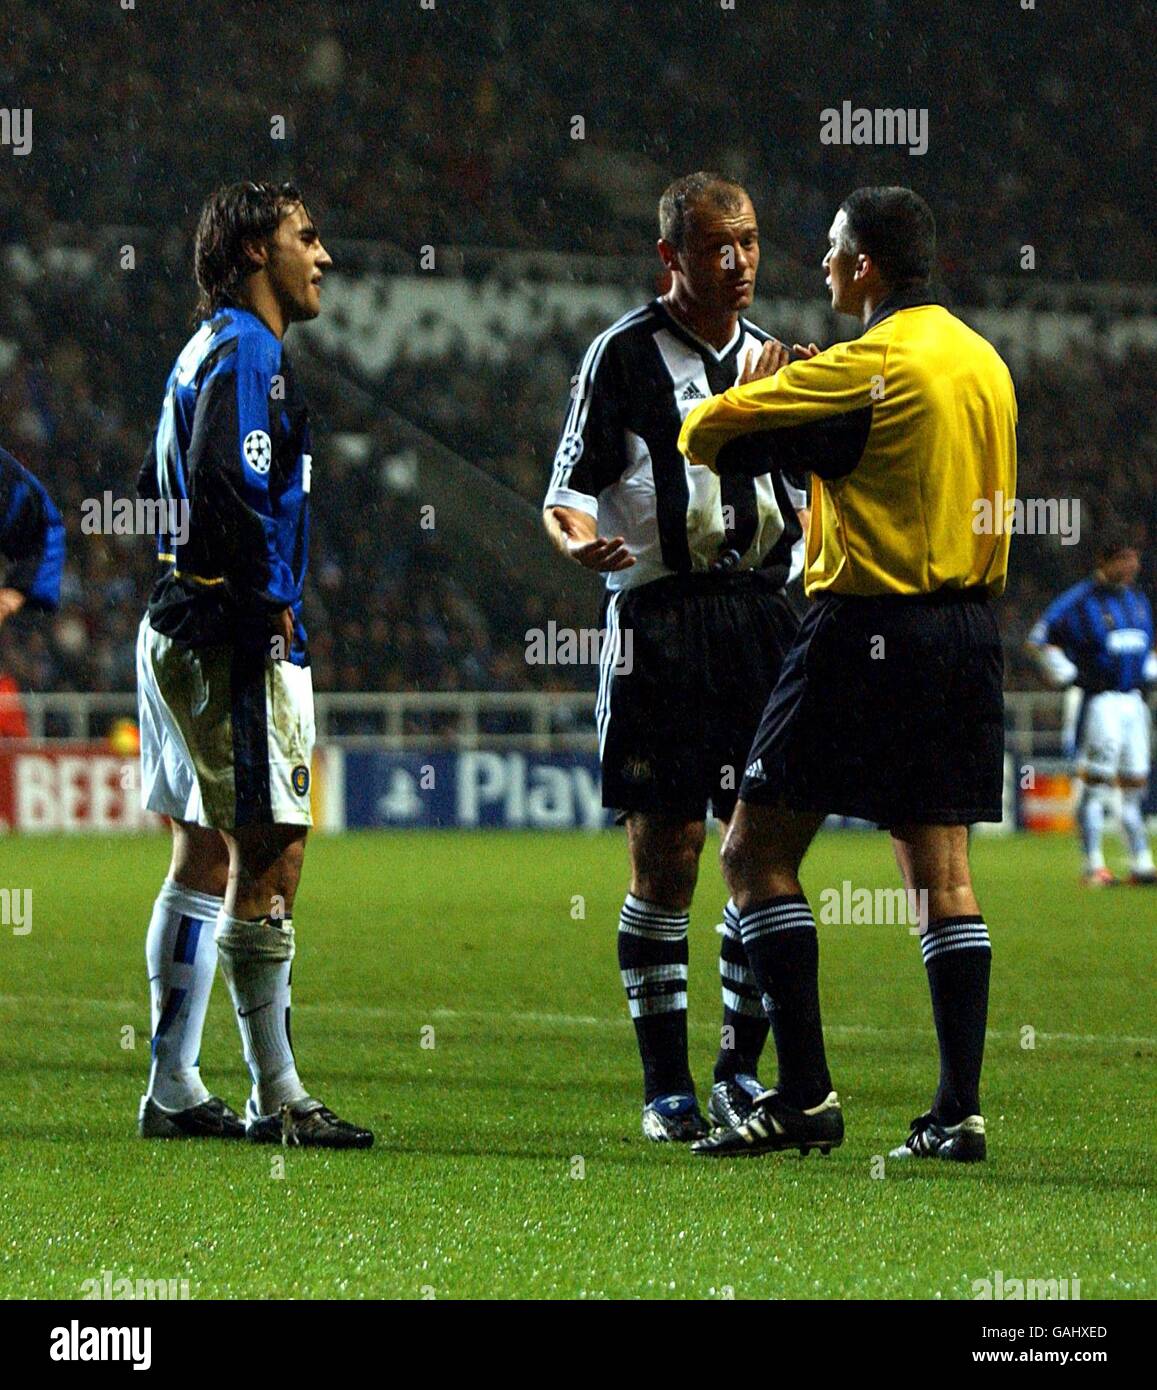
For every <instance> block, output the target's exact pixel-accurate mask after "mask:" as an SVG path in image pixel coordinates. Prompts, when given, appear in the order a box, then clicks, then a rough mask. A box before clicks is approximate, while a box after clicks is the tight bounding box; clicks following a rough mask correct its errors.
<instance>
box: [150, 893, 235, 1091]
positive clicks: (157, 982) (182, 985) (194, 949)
mask: <svg viewBox="0 0 1157 1390" xmlns="http://www.w3.org/2000/svg"><path fill="white" fill-rule="evenodd" d="M220 910H221V899H220V898H216V897H213V896H212V895H210V894H208V893H195V892H193V890H192V889H190V888H183V887H182V886H181V885H180V884H179V883H174V882H173V880H172V879H169V878H167V879H166V880H165V882H164V884H163V885H162V887H161V891H160V893H159V894H158V895H157V900H156V902H155V903H154V904H153V915H152V917H151V918H150V919H149V932H148V936H147V937H146V938H145V960H146V961H147V963H148V968H149V994H150V996H151V1004H152V1034H153V1057H152V1068H151V1070H150V1072H149V1095H150V1096H151V1097H152V1099H153V1100H154V1101H155V1102H156V1103H157V1105H160V1106H162V1107H163V1108H164V1109H165V1110H187V1109H188V1108H189V1107H190V1106H193V1105H200V1104H201V1102H202V1101H204V1100H208V1098H209V1092H208V1090H207V1089H206V1087H205V1085H204V1083H203V1082H202V1080H201V1073H200V1070H199V1069H198V1065H197V1063H198V1058H199V1055H200V1052H201V1032H202V1029H203V1028H204V1026H205V1012H206V1010H207V1009H208V1007H209V995H210V993H211V991H212V989H213V976H214V974H215V973H216V970H217V943H216V941H215V940H214V939H213V931H214V927H215V926H216V922H217V915H218V913H219V912H220Z"/></svg>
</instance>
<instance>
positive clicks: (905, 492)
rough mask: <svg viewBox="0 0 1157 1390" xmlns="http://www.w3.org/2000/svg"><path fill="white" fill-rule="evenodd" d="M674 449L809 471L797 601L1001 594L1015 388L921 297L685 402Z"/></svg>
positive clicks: (714, 463) (968, 333)
mask: <svg viewBox="0 0 1157 1390" xmlns="http://www.w3.org/2000/svg"><path fill="white" fill-rule="evenodd" d="M679 448H680V450H681V451H682V452H683V453H684V454H686V455H687V457H688V459H689V460H690V461H691V462H692V463H694V464H703V465H705V466H706V467H708V468H710V469H712V470H713V471H714V472H716V473H720V474H723V473H727V472H762V471H765V470H766V469H767V467H768V459H769V457H770V460H771V466H772V467H778V468H782V469H784V470H786V471H788V472H795V473H803V472H810V473H812V474H813V488H812V502H811V507H812V511H811V524H810V525H809V527H808V534H807V567H806V569H805V572H804V583H805V587H806V589H807V592H808V593H809V594H818V593H825V592H831V593H836V594H864V595H869V594H926V593H931V592H933V591H934V590H936V589H940V588H945V587H946V588H969V587H973V586H979V587H983V588H986V589H987V590H989V591H990V592H991V593H992V594H994V595H995V594H1000V593H1002V592H1003V590H1004V583H1005V576H1006V573H1007V570H1008V546H1009V528H1008V524H1007V522H1006V521H1005V518H1006V517H1007V516H1008V515H1009V512H1010V510H1011V504H1012V502H1013V500H1014V498H1015V496H1016V396H1015V394H1014V392H1013V387H1012V378H1011V377H1010V376H1009V372H1008V368H1007V367H1006V366H1005V365H1004V362H1003V361H1002V359H1001V357H1000V355H999V354H998V353H997V351H996V349H995V348H994V347H993V346H992V345H991V343H989V342H987V341H986V340H985V339H984V338H982V337H981V336H980V335H979V334H978V333H974V332H973V331H972V329H971V328H969V327H968V326H967V325H966V324H963V323H961V322H960V320H959V319H958V318H955V317H954V316H953V315H952V314H950V313H949V312H948V311H947V310H946V309H943V308H941V307H940V306H939V305H937V304H934V303H933V302H932V300H931V296H930V295H929V293H928V292H927V290H924V289H919V290H907V291H900V292H897V293H896V294H894V295H892V296H891V297H890V298H889V299H888V300H886V301H885V302H884V303H883V304H881V305H880V307H879V308H878V309H877V310H876V312H875V313H874V314H873V315H872V317H871V319H869V321H868V325H867V327H866V328H865V330H864V332H863V335H862V336H861V337H859V338H857V339H855V341H854V342H850V343H837V344H836V345H835V346H834V347H830V348H828V349H827V350H826V351H824V352H821V353H819V354H818V355H817V356H815V357H813V358H811V359H810V360H808V361H799V362H792V363H789V364H788V366H786V367H784V368H783V369H782V370H780V371H778V372H776V374H775V375H774V376H772V377H767V378H765V379H763V380H762V381H753V382H751V383H750V384H748V385H747V386H734V387H732V388H731V390H729V391H724V392H723V394H722V395H719V396H713V397H711V399H710V400H707V401H704V403H703V404H702V405H701V406H699V407H698V408H697V409H695V410H693V411H692V412H691V413H690V415H688V416H687V418H686V420H684V422H683V429H682V432H681V433H680V435H679Z"/></svg>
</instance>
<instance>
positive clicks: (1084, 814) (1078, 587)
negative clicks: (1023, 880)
mask: <svg viewBox="0 0 1157 1390" xmlns="http://www.w3.org/2000/svg"><path fill="white" fill-rule="evenodd" d="M1140 568H1141V554H1140V551H1139V550H1138V549H1137V548H1136V546H1134V545H1133V544H1132V543H1131V542H1130V541H1129V539H1128V537H1127V536H1125V535H1123V534H1121V533H1119V532H1113V531H1112V530H1110V531H1108V532H1107V533H1106V535H1105V536H1104V537H1103V538H1102V540H1101V541H1100V542H1099V543H1098V545H1097V550H1096V571H1095V572H1094V574H1093V576H1092V578H1091V579H1084V580H1082V581H1081V583H1079V584H1074V585H1073V587H1072V588H1071V589H1067V590H1066V591H1065V592H1064V593H1063V594H1061V596H1060V597H1059V598H1058V599H1055V600H1054V601H1053V602H1052V603H1051V604H1050V605H1049V606H1048V608H1046V609H1045V611H1044V613H1043V614H1042V615H1041V619H1040V621H1039V622H1038V623H1037V624H1036V626H1035V627H1034V628H1033V630H1032V632H1030V633H1029V638H1028V649H1029V651H1030V653H1031V654H1032V655H1033V656H1034V657H1035V658H1036V660H1037V662H1038V664H1039V666H1040V668H1041V671H1042V672H1043V674H1044V676H1045V678H1046V679H1047V680H1048V681H1050V682H1051V683H1052V684H1053V685H1056V686H1058V687H1060V688H1062V689H1063V688H1065V687H1067V686H1073V687H1075V688H1076V689H1077V690H1078V691H1079V692H1080V699H1079V703H1078V704H1077V706H1076V708H1075V710H1074V722H1073V734H1072V745H1073V751H1074V752H1075V755H1076V774H1077V777H1078V778H1079V779H1080V782H1081V793H1080V800H1079V802H1078V803H1077V826H1078V829H1079V832H1080V837H1081V846H1082V848H1083V850H1084V855H1085V871H1084V882H1085V883H1086V884H1088V886H1089V887H1091V888H1103V887H1105V886H1107V885H1110V884H1114V883H1116V882H1117V878H1116V875H1115V874H1114V873H1113V872H1112V870H1111V869H1109V868H1108V867H1107V866H1106V864H1105V855H1104V850H1103V849H1102V846H1101V838H1102V835H1103V833H1104V827H1105V818H1106V814H1107V812H1108V811H1109V810H1110V808H1111V805H1112V800H1113V794H1114V793H1113V787H1114V784H1115V785H1117V786H1119V787H1120V789H1121V829H1122V830H1123V831H1124V834H1125V839H1126V841H1127V842H1128V845H1129V854H1130V858H1131V860H1132V865H1131V872H1130V875H1129V881H1130V882H1131V883H1136V884H1146V885H1152V884H1157V872H1155V871H1154V867H1153V852H1152V850H1151V849H1150V848H1149V837H1148V835H1147V834H1146V832H1145V816H1144V810H1143V807H1144V802H1145V792H1146V788H1147V785H1148V781H1149V743H1150V719H1149V709H1148V706H1147V705H1146V704H1145V695H1144V692H1145V688H1146V686H1150V685H1154V684H1157V653H1155V652H1154V648H1153V611H1152V609H1151V608H1150V606H1149V600H1148V599H1147V598H1146V597H1145V595H1144V594H1143V593H1142V592H1141V591H1140V590H1139V589H1137V588H1136V587H1135V583H1136V579H1137V575H1138V572H1139V571H1140Z"/></svg>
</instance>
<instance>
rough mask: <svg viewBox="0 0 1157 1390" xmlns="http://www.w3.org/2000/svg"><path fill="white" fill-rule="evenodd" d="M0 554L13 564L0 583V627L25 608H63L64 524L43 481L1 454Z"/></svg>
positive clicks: (46, 609) (4, 453)
mask: <svg viewBox="0 0 1157 1390" xmlns="http://www.w3.org/2000/svg"><path fill="white" fill-rule="evenodd" d="M0 555H3V556H4V557H5V558H6V559H7V560H8V562H9V567H8V572H7V573H6V574H5V575H4V579H3V583H0V623H3V622H4V620H5V619H6V618H10V617H11V616H12V615H13V614H14V613H19V612H20V610H21V609H22V608H24V607H25V606H26V605H27V606H29V607H31V608H38V609H41V610H43V611H44V612H52V611H53V610H54V609H56V608H58V607H59V606H60V579H61V575H62V574H63V572H64V522H63V521H62V520H61V518H60V513H59V512H58V511H57V510H56V507H55V506H54V505H53V502H52V499H51V498H50V497H49V495H48V493H47V492H45V490H44V488H43V487H42V486H41V484H40V482H39V481H38V480H37V479H36V478H34V477H33V475H32V474H31V473H30V472H29V471H28V469H27V468H25V467H24V465H23V464H21V463H19V462H17V460H16V459H14V458H13V457H12V455H11V454H10V453H9V452H8V451H7V449H0Z"/></svg>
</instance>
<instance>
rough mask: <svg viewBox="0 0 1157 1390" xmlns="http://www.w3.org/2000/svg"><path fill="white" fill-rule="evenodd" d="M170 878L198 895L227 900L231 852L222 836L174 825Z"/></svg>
mask: <svg viewBox="0 0 1157 1390" xmlns="http://www.w3.org/2000/svg"><path fill="white" fill-rule="evenodd" d="M169 877H170V878H172V879H173V881H174V882H175V883H179V884H180V885H181V886H182V887H183V888H189V889H191V890H192V891H193V892H195V893H207V894H209V895H210V896H211V897H216V898H220V897H223V896H224V894H225V886H226V884H227V883H228V881H229V851H228V849H227V847H226V845H225V841H224V840H223V839H222V838H221V835H220V833H219V832H218V831H216V830H209V829H206V828H205V827H204V826H199V825H188V824H184V823H182V822H180V821H174V822H173V857H172V860H171V862H170V867H169Z"/></svg>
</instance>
